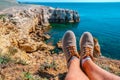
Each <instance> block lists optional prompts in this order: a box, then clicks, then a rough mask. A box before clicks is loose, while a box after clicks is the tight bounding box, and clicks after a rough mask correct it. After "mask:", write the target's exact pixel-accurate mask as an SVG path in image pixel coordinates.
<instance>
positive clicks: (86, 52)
mask: <svg viewBox="0 0 120 80" xmlns="http://www.w3.org/2000/svg"><path fill="white" fill-rule="evenodd" d="M91 52H92V49H91V48H90V47H84V48H83V52H82V53H83V55H84V56H83V58H85V57H87V56H90V57H91Z"/></svg>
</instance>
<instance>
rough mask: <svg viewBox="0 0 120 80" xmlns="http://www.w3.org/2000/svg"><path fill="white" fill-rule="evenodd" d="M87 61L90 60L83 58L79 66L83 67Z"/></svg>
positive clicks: (87, 57)
mask: <svg viewBox="0 0 120 80" xmlns="http://www.w3.org/2000/svg"><path fill="white" fill-rule="evenodd" d="M88 60H91V58H90V57H89V56H86V57H84V58H83V59H82V62H81V65H82V66H83V65H84V63H86V61H88Z"/></svg>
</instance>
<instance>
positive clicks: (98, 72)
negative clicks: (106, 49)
mask: <svg viewBox="0 0 120 80" xmlns="http://www.w3.org/2000/svg"><path fill="white" fill-rule="evenodd" d="M80 47H81V56H82V64H81V65H82V69H83V70H84V72H85V73H86V74H87V76H88V77H89V79H90V80H120V77H118V76H115V75H114V74H111V73H109V72H107V71H105V70H103V69H102V68H100V67H99V66H97V65H96V64H95V63H94V62H93V61H92V60H91V58H92V57H91V56H93V47H94V42H93V37H92V35H91V34H90V33H89V32H85V33H84V34H83V35H82V37H81V38H80ZM90 57H91V58H90Z"/></svg>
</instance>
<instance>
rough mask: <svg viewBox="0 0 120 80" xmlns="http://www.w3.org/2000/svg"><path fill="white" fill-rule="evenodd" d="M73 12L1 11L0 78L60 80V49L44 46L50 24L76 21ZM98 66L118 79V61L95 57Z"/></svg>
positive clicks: (39, 9) (63, 65)
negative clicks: (58, 50)
mask: <svg viewBox="0 0 120 80" xmlns="http://www.w3.org/2000/svg"><path fill="white" fill-rule="evenodd" d="M79 21H80V17H79V14H78V13H77V12H76V11H73V10H66V9H58V8H56V9H55V8H52V7H45V6H26V7H13V8H9V9H5V10H3V11H1V12H0V43H1V44H0V79H2V80H53V79H55V80H63V79H64V77H65V74H66V72H67V67H66V60H65V56H64V53H63V52H62V50H61V51H60V52H59V53H55V52H54V49H55V47H56V46H53V45H50V44H46V43H45V40H47V39H50V35H49V34H46V33H45V32H46V31H47V30H48V29H49V28H51V26H50V23H68V22H69V23H71V22H79ZM95 62H96V64H98V65H99V66H100V67H102V68H104V69H106V70H108V71H109V72H112V73H115V74H117V75H119V76H120V61H118V60H112V59H109V58H105V57H99V58H95Z"/></svg>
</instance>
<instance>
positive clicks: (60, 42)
mask: <svg viewBox="0 0 120 80" xmlns="http://www.w3.org/2000/svg"><path fill="white" fill-rule="evenodd" d="M57 47H58V48H59V49H62V41H58V42H57Z"/></svg>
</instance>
